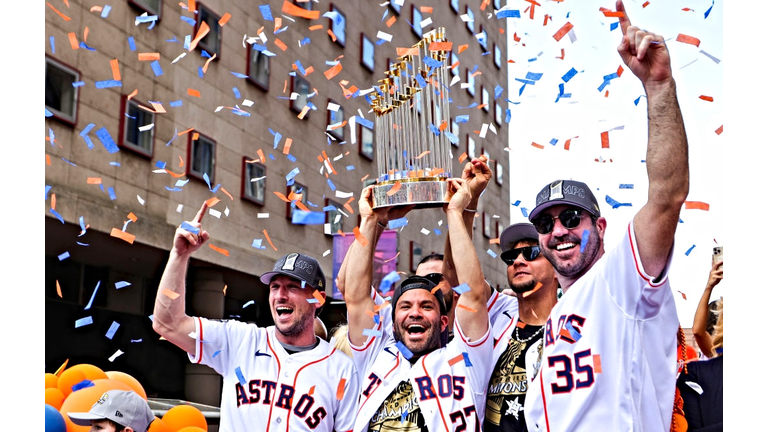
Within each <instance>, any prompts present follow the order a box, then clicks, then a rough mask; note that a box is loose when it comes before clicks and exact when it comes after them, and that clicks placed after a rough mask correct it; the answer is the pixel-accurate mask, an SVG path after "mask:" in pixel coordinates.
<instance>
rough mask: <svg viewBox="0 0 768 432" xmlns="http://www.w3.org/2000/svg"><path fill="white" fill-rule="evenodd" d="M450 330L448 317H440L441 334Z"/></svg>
mask: <svg viewBox="0 0 768 432" xmlns="http://www.w3.org/2000/svg"><path fill="white" fill-rule="evenodd" d="M446 328H448V316H447V315H440V332H441V333H442V332H444V331H445V329H446Z"/></svg>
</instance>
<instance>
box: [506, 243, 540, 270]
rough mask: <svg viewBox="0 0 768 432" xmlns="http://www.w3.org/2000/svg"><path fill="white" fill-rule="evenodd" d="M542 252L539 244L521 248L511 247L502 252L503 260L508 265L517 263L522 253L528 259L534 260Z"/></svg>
mask: <svg viewBox="0 0 768 432" xmlns="http://www.w3.org/2000/svg"><path fill="white" fill-rule="evenodd" d="M540 253H541V248H540V247H539V246H538V245H536V246H526V247H521V248H515V249H510V250H508V251H506V252H503V253H502V254H501V260H502V261H504V262H505V263H507V265H512V264H514V263H515V260H516V259H517V257H518V256H519V255H520V254H523V258H524V259H525V260H526V261H533V260H535V259H536V258H538V257H539V254H540Z"/></svg>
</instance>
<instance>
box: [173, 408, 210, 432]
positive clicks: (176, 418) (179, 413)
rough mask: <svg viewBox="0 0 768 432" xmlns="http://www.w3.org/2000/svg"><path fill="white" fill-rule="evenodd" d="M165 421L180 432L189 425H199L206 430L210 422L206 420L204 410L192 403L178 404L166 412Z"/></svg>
mask: <svg viewBox="0 0 768 432" xmlns="http://www.w3.org/2000/svg"><path fill="white" fill-rule="evenodd" d="M163 421H164V422H165V424H166V425H167V426H168V427H169V428H170V429H171V431H173V432H179V430H181V429H183V428H186V427H189V426H195V427H198V428H200V429H202V430H203V431H205V432H207V431H208V422H207V421H206V420H205V416H204V415H203V412H202V411H200V410H199V409H197V408H195V407H193V406H192V405H176V406H175V407H173V408H171V409H169V410H168V411H166V412H165V414H164V415H163ZM187 432H191V431H187Z"/></svg>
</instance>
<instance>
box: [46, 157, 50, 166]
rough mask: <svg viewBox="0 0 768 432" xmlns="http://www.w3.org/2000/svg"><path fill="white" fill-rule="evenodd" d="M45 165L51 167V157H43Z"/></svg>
mask: <svg viewBox="0 0 768 432" xmlns="http://www.w3.org/2000/svg"><path fill="white" fill-rule="evenodd" d="M45 164H46V165H51V155H45Z"/></svg>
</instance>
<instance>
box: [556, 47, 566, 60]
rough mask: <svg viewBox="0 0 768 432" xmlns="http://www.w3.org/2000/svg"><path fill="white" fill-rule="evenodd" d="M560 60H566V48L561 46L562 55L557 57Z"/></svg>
mask: <svg viewBox="0 0 768 432" xmlns="http://www.w3.org/2000/svg"><path fill="white" fill-rule="evenodd" d="M555 58H558V59H560V60H565V48H560V57H555Z"/></svg>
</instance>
